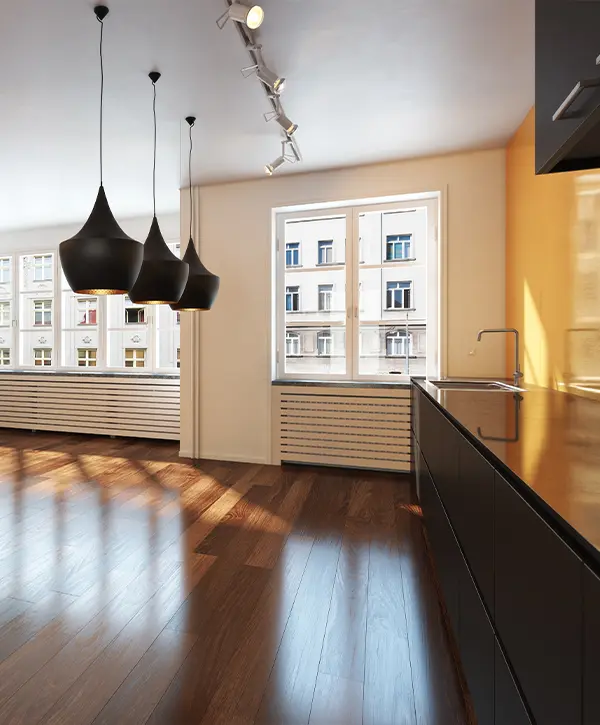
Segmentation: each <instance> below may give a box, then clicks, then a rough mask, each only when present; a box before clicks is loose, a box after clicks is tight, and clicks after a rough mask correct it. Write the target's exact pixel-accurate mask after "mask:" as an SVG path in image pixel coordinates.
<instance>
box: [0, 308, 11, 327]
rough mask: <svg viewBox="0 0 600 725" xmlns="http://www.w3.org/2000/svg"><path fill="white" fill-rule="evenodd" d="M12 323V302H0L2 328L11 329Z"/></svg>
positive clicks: (0, 323)
mask: <svg viewBox="0 0 600 725" xmlns="http://www.w3.org/2000/svg"><path fill="white" fill-rule="evenodd" d="M11 321H12V319H11V315H10V302H0V327H9V325H10V323H11Z"/></svg>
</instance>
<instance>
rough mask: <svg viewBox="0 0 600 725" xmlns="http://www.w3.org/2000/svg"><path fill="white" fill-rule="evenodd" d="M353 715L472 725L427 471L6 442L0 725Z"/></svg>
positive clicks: (1, 490) (3, 433)
mask: <svg viewBox="0 0 600 725" xmlns="http://www.w3.org/2000/svg"><path fill="white" fill-rule="evenodd" d="M198 552H199V553H198ZM338 722H339V723H344V725H355V724H356V723H359V722H360V723H363V725H388V724H389V725H394V724H395V723H402V725H415V723H416V724H417V725H467V723H469V719H468V714H467V710H466V709H465V702H464V696H463V693H462V692H461V689H460V681H459V679H458V677H457V674H456V669H455V666H454V663H453V660H452V656H451V652H450V646H449V641H448V639H447V637H446V632H445V629H444V623H443V621H442V617H441V614H440V607H439V602H438V599H437V592H436V588H435V583H434V580H433V578H432V573H431V569H430V566H429V559H428V553H427V549H426V547H425V545H424V538H423V532H422V522H421V518H420V510H419V507H418V506H415V505H414V502H413V500H412V498H411V488H410V480H409V479H408V478H406V477H401V476H396V475H391V474H380V473H373V472H364V471H344V470H342V469H331V468H329V469H319V468H316V467H302V466H284V467H277V466H259V465H255V464H243V463H229V462H219V461H205V460H202V461H191V460H190V459H183V458H180V457H179V451H178V446H177V444H175V443H170V442H161V441H143V440H135V441H133V440H126V439H112V440H111V439H108V438H105V439H103V438H96V437H92V436H84V435H61V434H53V433H48V434H39V435H37V436H32V435H30V434H27V433H24V432H19V431H7V430H2V429H0V725H4V724H6V725H8V724H9V723H10V724H11V725H40V724H41V723H44V725H113V724H114V723H119V725H121V724H123V725H147V724H148V725H300V724H302V725H309V723H311V724H312V725H335V723H338Z"/></svg>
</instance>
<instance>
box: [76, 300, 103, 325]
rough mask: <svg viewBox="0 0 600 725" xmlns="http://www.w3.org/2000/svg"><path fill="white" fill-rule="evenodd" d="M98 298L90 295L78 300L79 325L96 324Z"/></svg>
mask: <svg viewBox="0 0 600 725" xmlns="http://www.w3.org/2000/svg"><path fill="white" fill-rule="evenodd" d="M97 309H98V299H97V298H96V297H90V298H86V299H80V300H77V324H78V325H95V324H97V319H96V316H97Z"/></svg>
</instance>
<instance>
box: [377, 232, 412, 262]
mask: <svg viewBox="0 0 600 725" xmlns="http://www.w3.org/2000/svg"><path fill="white" fill-rule="evenodd" d="M397 237H408V239H398V238H397ZM413 243H414V242H413V235H412V233H408V232H407V233H406V234H386V237H385V252H384V260H385V261H386V262H407V261H410V260H412V259H414V257H415V255H414V251H413ZM390 244H393V245H395V244H401V245H402V249H403V250H404V249H405V248H406V245H408V254H407V255H406V256H401V257H392V258H391V259H388V247H389V246H390Z"/></svg>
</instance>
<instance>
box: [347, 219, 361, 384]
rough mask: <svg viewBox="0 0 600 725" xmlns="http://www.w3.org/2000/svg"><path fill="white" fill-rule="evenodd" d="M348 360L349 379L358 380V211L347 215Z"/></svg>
mask: <svg viewBox="0 0 600 725" xmlns="http://www.w3.org/2000/svg"><path fill="white" fill-rule="evenodd" d="M346 229H347V232H346V239H347V242H346V305H347V307H348V310H349V315H347V316H346V323H347V329H346V358H347V365H348V369H347V373H348V375H347V377H349V378H351V379H352V380H356V379H357V377H358V364H359V355H360V349H359V347H360V295H359V289H358V279H359V256H360V240H359V236H358V232H359V223H358V211H357V210H356V209H349V210H348V212H347V214H346Z"/></svg>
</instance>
